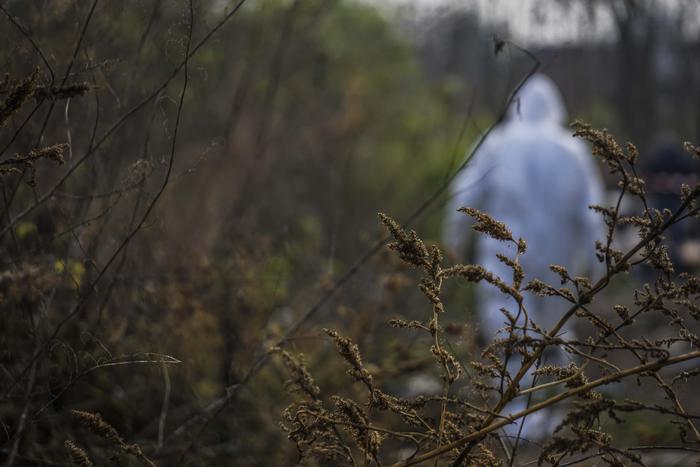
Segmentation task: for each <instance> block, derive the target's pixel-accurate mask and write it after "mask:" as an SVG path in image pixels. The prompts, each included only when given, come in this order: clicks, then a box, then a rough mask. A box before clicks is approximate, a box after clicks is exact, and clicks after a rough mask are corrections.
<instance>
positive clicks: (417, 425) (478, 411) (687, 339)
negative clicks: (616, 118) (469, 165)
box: [283, 122, 700, 466]
mask: <svg viewBox="0 0 700 467" xmlns="http://www.w3.org/2000/svg"><path fill="white" fill-rule="evenodd" d="M573 128H574V131H575V136H578V137H581V138H584V139H585V140H587V141H588V142H589V143H590V144H591V145H592V152H593V154H594V155H595V156H596V157H598V158H599V159H600V160H601V162H602V163H603V164H604V165H605V166H606V167H607V169H608V170H609V172H610V173H611V174H612V175H614V176H616V177H617V179H618V185H619V188H620V195H619V199H618V202H617V203H616V206H612V207H609V206H591V207H590V208H591V209H593V210H595V211H597V212H598V213H600V215H601V216H602V217H603V219H604V221H605V223H606V225H607V235H606V238H605V239H601V240H600V241H598V242H597V244H596V252H597V257H598V259H599V261H600V262H601V263H603V264H604V265H605V273H604V274H603V275H602V277H600V278H597V280H592V279H589V278H585V277H571V276H570V275H569V272H568V271H567V270H566V269H565V268H564V267H562V266H557V265H552V266H551V269H552V271H554V272H555V273H557V274H558V275H559V277H560V278H561V285H562V286H561V287H555V286H553V285H551V284H546V283H544V282H543V281H540V280H537V279H535V280H532V281H530V282H528V283H527V284H523V278H524V277H525V274H524V271H523V269H522V267H521V266H520V264H519V258H520V256H521V255H523V254H526V249H527V246H526V243H525V240H523V239H515V238H513V236H512V234H511V232H510V231H509V230H508V228H507V226H505V225H504V224H502V223H500V222H498V221H497V220H494V219H492V218H491V217H489V216H488V215H487V214H485V213H482V212H479V211H477V210H475V209H471V208H468V207H466V208H463V209H462V211H463V212H464V213H465V214H467V215H469V216H471V217H472V218H474V220H475V221H476V223H475V226H474V229H475V230H477V231H478V232H480V233H482V234H484V235H488V236H490V237H492V238H494V239H497V240H500V241H503V242H509V243H512V244H513V245H514V246H515V247H516V250H515V251H516V252H515V254H514V256H513V257H506V256H499V257H498V259H499V260H500V261H501V262H503V263H504V264H506V265H507V266H509V268H510V269H512V271H513V274H512V277H511V278H509V279H506V278H501V277H497V276H496V275H494V274H493V273H491V272H490V271H488V270H486V269H485V268H483V267H482V266H480V265H474V264H467V265H465V264H456V265H452V266H443V258H442V254H441V252H440V250H439V248H438V247H437V246H434V245H433V246H430V247H428V246H426V245H425V244H424V243H423V241H422V240H421V239H420V238H419V237H418V235H417V234H416V232H414V231H405V230H404V229H403V228H402V227H401V226H400V225H399V224H398V223H396V222H395V221H394V220H393V219H391V218H390V217H388V216H386V215H385V214H380V215H379V216H380V220H381V222H382V223H383V224H384V225H385V227H386V228H387V229H388V230H389V232H390V234H391V235H392V237H393V239H394V241H393V242H392V243H391V244H390V245H389V248H391V249H392V250H394V251H396V252H397V253H398V255H399V257H400V258H401V259H402V260H403V261H404V262H406V263H407V264H409V265H411V266H413V267H414V268H417V269H419V270H420V271H421V272H422V273H423V278H422V279H421V280H420V283H419V288H420V290H421V291H422V293H423V294H424V295H425V297H426V298H427V299H428V300H429V302H430V304H431V313H430V315H429V316H428V317H426V319H425V320H423V321H418V320H413V321H407V320H404V319H392V320H391V321H390V323H389V324H390V325H391V326H392V327H395V328H402V329H407V330H413V331H417V332H425V333H428V334H429V335H430V342H431V346H430V349H429V351H430V353H431V354H432V355H433V358H434V359H435V363H436V365H437V366H438V368H439V370H440V375H441V378H442V383H443V391H442V393H441V394H440V395H433V396H430V395H419V396H417V397H412V398H408V399H406V398H399V397H396V396H393V395H390V394H388V393H387V392H385V390H384V389H382V388H381V387H380V386H379V384H378V383H377V382H376V380H377V376H378V375H377V374H373V373H372V372H370V371H369V370H368V369H367V367H366V366H365V364H364V363H363V360H362V357H361V355H360V351H359V348H358V346H357V345H356V344H354V343H353V342H352V341H350V339H348V338H346V337H343V336H341V335H340V334H339V333H338V332H336V331H332V330H325V331H326V333H327V334H328V335H329V336H330V337H331V338H332V340H333V341H334V342H335V344H336V347H337V350H338V353H339V354H340V356H341V357H342V358H343V359H344V360H345V361H346V363H347V364H348V366H349V369H348V372H347V373H348V375H349V376H350V377H351V378H352V379H353V380H355V381H356V382H358V383H360V384H361V385H362V386H363V387H364V392H365V396H364V397H362V398H359V399H358V398H355V399H352V398H348V397H341V396H339V395H328V396H325V395H324V393H323V391H319V388H318V386H317V385H316V383H315V382H314V380H313V378H312V377H311V374H310V373H309V371H308V369H307V368H306V366H305V365H304V364H303V361H299V360H295V359H294V358H293V357H292V356H291V355H289V354H287V353H284V354H283V355H284V358H285V364H286V366H287V368H289V369H290V370H291V372H292V374H293V375H296V376H294V377H293V379H292V380H291V381H290V383H289V386H290V387H294V388H296V389H298V390H299V391H298V392H300V393H301V394H303V395H304V396H305V399H307V400H302V401H298V402H295V403H293V404H292V405H291V406H289V407H288V408H287V409H286V410H285V412H284V414H283V427H284V429H285V430H286V431H287V432H288V435H289V438H290V439H291V440H293V441H294V442H295V443H296V444H297V448H298V450H299V453H300V456H301V457H302V458H311V457H320V458H322V459H327V460H332V461H334V462H339V461H343V462H344V463H346V464H349V465H353V464H355V463H356V461H355V457H353V453H357V452H359V453H361V454H362V457H363V458H364V461H365V463H369V464H376V465H387V464H394V465H397V466H398V465H413V464H419V463H423V462H427V461H433V462H435V463H436V464H437V463H438V462H439V461H442V462H445V463H449V464H451V465H454V466H457V465H498V464H500V463H501V459H504V458H505V459H508V460H509V461H510V462H511V465H512V462H513V461H514V460H515V456H516V455H517V448H518V444H517V441H516V444H515V447H514V448H507V446H506V444H505V443H504V442H503V440H499V441H501V442H500V444H499V443H496V442H495V441H496V440H497V439H499V438H500V437H501V436H502V435H501V434H500V433H499V429H501V428H503V427H504V426H506V425H508V424H510V423H513V422H514V421H516V420H519V419H521V418H523V417H526V416H527V415H530V414H532V413H535V412H538V411H541V410H544V409H547V408H549V407H551V406H553V405H555V404H559V403H561V402H563V401H567V400H570V399H573V401H574V402H573V403H572V404H569V405H568V414H567V415H566V417H565V418H564V420H563V421H562V423H561V424H560V425H559V426H558V427H557V429H556V430H555V433H554V434H553V436H552V438H551V439H549V440H548V441H547V442H546V444H544V445H543V446H542V447H541V449H540V453H539V459H538V460H537V462H538V463H539V464H544V463H547V464H553V465H559V464H561V462H562V461H563V460H564V459H566V458H568V457H569V456H572V455H574V454H575V453H583V454H586V455H587V456H588V457H587V458H590V457H598V458H600V459H601V460H602V461H604V462H606V463H607V464H609V465H625V463H628V462H632V463H634V464H638V465H644V464H643V459H642V457H641V456H640V454H639V451H640V447H629V448H627V449H625V448H622V447H618V446H616V445H615V443H614V442H613V438H612V436H611V435H610V434H608V433H606V432H605V431H604V429H603V427H602V425H601V421H600V419H601V416H602V415H605V414H607V415H608V416H609V417H610V418H611V419H612V420H614V421H616V422H621V421H622V418H623V417H624V414H627V413H630V412H636V411H653V412H656V413H662V414H665V415H667V416H670V417H672V419H674V420H675V422H674V423H676V424H677V426H678V435H679V444H678V447H677V449H680V450H683V449H693V448H692V446H691V445H692V444H695V443H700V432H699V431H698V428H697V426H696V421H695V420H696V418H697V417H695V416H693V415H690V414H689V413H688V412H687V411H686V409H685V408H684V406H683V403H682V402H681V398H680V397H679V396H678V393H677V390H676V386H677V385H679V384H681V383H683V382H686V381H688V380H689V379H691V378H693V377H695V376H697V375H698V374H700V371H699V370H697V368H694V369H691V370H686V371H680V372H678V373H677V374H676V375H675V376H673V377H671V378H669V377H668V376H667V375H666V373H664V374H663V375H662V374H661V372H660V370H662V369H667V368H669V367H671V366H672V365H675V364H679V363H681V362H686V361H690V360H694V359H697V358H700V338H698V335H697V334H696V331H695V330H696V329H697V324H696V322H697V320H698V319H699V318H700V306H698V304H697V298H698V296H700V278H698V277H697V276H695V275H692V274H688V273H682V274H676V273H675V272H674V267H673V264H672V262H671V260H670V258H669V255H668V253H667V248H666V246H665V245H664V232H665V231H666V230H667V229H668V228H669V227H671V226H672V225H674V224H676V223H678V222H681V221H684V220H687V219H689V218H697V217H699V215H698V211H699V209H700V207H699V206H698V201H697V199H698V196H699V195H700V186H694V187H690V186H685V185H684V186H682V187H679V188H680V198H681V203H680V206H679V207H678V208H677V209H676V210H675V211H671V210H668V209H664V210H658V209H653V208H650V207H649V203H647V199H646V194H645V190H644V181H643V180H642V179H641V178H640V177H639V176H638V174H637V170H636V163H637V160H638V151H637V149H636V148H635V146H634V145H632V144H628V145H627V146H626V148H624V149H623V148H622V147H621V146H620V145H619V144H618V143H617V142H616V141H615V139H614V138H613V137H612V136H611V135H610V134H609V133H608V132H607V131H605V130H602V131H600V130H596V129H594V128H592V127H590V126H589V125H586V124H584V123H581V122H575V123H574V124H573ZM685 147H686V150H687V151H688V152H689V153H690V155H691V156H692V157H695V158H700V149H699V148H698V147H696V146H693V145H691V144H689V143H686V145H685ZM625 196H633V197H636V198H637V199H638V200H639V201H640V205H641V206H643V209H642V210H641V212H640V213H638V214H637V215H635V216H623V215H622V214H621V211H620V206H621V202H622V199H623V197H625ZM621 226H632V227H633V228H634V229H636V231H637V233H638V236H639V240H638V242H637V243H636V244H635V245H634V246H633V247H632V248H630V249H629V250H628V251H619V250H617V249H615V247H614V243H613V240H614V238H615V235H616V233H617V232H618V231H619V228H620V227H621ZM528 253H529V254H537V252H528ZM641 264H646V265H648V266H649V267H651V268H652V269H653V270H654V271H655V273H656V276H655V279H654V281H653V282H652V283H649V284H644V286H643V287H642V288H641V289H639V290H635V291H634V294H633V303H634V305H633V306H623V305H615V306H613V307H612V310H610V312H609V313H606V312H605V311H604V310H601V309H600V307H597V308H595V307H594V306H593V302H594V300H595V298H596V296H597V295H598V294H600V293H601V292H602V291H603V290H604V289H605V288H606V287H607V286H608V284H609V283H610V281H611V279H612V278H613V277H614V276H616V275H618V274H620V273H623V272H627V271H630V270H631V269H632V268H634V267H637V266H640V265H641ZM453 278H462V279H464V280H466V281H468V282H480V281H486V282H488V283H489V284H491V285H492V286H493V287H496V288H497V289H498V290H499V291H500V292H501V293H503V294H506V295H508V296H509V297H511V298H512V299H513V300H514V303H515V304H516V305H517V310H515V311H509V310H506V309H502V310H501V311H502V312H503V315H504V318H505V324H506V328H505V330H506V335H507V338H502V339H497V340H495V341H493V342H491V343H490V344H489V345H488V346H487V347H486V348H485V349H484V351H483V353H482V358H481V359H479V360H477V361H473V362H471V365H470V366H471V368H473V370H474V372H473V374H470V376H469V378H468V379H467V381H465V383H464V384H465V385H466V386H467V394H469V395H471V396H473V398H474V400H478V401H479V402H478V403H477V402H474V401H472V400H470V399H467V398H462V397H460V396H458V395H457V393H458V389H459V387H458V386H457V385H456V384H455V382H456V381H457V379H458V378H459V377H460V376H461V375H462V374H463V372H464V370H465V369H464V368H462V365H460V363H459V360H458V359H457V358H456V357H455V356H454V355H453V354H452V352H451V351H450V350H448V349H449V348H450V346H449V345H448V344H449V343H448V341H447V337H446V335H445V333H444V329H443V327H442V326H441V323H440V318H441V316H442V315H443V314H444V313H445V305H444V304H443V301H442V298H441V291H442V287H443V283H444V281H445V280H447V279H453ZM526 293H532V294H536V295H539V296H543V297H561V298H563V299H565V300H566V301H568V302H569V308H568V309H566V310H562V316H561V318H560V320H559V321H558V322H557V323H556V324H555V325H554V326H553V327H552V328H551V329H543V328H541V327H540V326H538V324H537V323H535V322H533V321H532V320H531V319H530V318H529V315H528V310H527V309H526V307H525V305H524V301H523V294H526ZM659 315H660V316H661V317H664V319H665V320H666V322H667V326H666V328H665V329H664V331H665V335H664V336H663V337H660V338H655V339H648V338H631V337H628V336H629V335H635V334H634V333H635V331H636V335H640V332H639V330H640V329H643V328H642V326H643V325H644V323H645V322H647V320H649V319H650V318H651V317H653V316H659ZM522 316H524V317H525V323H526V324H525V325H522V324H518V323H520V322H522V320H521V319H520V318H521V317H522ZM575 320H584V321H587V322H588V323H590V325H592V329H593V330H592V331H591V332H590V334H589V335H588V336H586V338H585V339H583V340H573V339H572V340H567V339H565V338H563V337H562V336H561V335H560V331H561V330H562V328H563V327H564V326H565V325H567V324H569V322H570V321H575ZM622 330H625V332H624V333H623V332H622ZM679 343H682V344H683V345H685V346H686V350H687V351H686V352H684V353H680V354H678V353H674V352H673V349H672V347H674V348H676V347H677V346H678V344H679ZM552 347H560V348H563V349H565V350H566V351H567V352H568V353H570V354H571V355H572V359H575V360H574V361H575V362H576V363H573V362H572V363H569V364H568V365H567V366H565V367H558V366H552V365H548V366H541V367H540V365H539V362H540V361H541V357H542V356H543V353H544V352H545V351H547V349H548V348H552ZM619 357H627V358H628V359H629V358H633V359H634V361H635V362H636V363H635V364H632V365H627V366H626V367H620V366H618V365H619V363H618V362H619V361H620V358H619ZM514 359H517V360H514ZM509 361H511V362H512V361H519V362H520V366H519V369H518V371H517V372H516V373H515V374H512V373H510V372H509V371H508V368H509V365H508V362H509ZM622 361H624V358H623V359H622ZM669 370H670V368H669ZM667 371H668V370H667ZM531 372H534V374H536V375H537V377H538V378H539V379H540V381H541V380H543V379H546V380H548V381H546V382H539V384H538V385H535V386H533V387H530V388H522V387H521V383H522V381H523V379H524V378H525V377H526V375H528V374H529V373H531ZM594 374H595V376H596V377H592V376H593V375H594ZM632 376H634V377H636V378H638V379H639V378H644V379H650V380H651V381H653V382H654V384H655V385H656V387H657V388H658V390H659V391H660V394H661V395H662V396H663V397H664V398H665V399H666V400H668V401H669V405H668V406H665V405H664V406H662V405H659V404H650V403H646V402H642V401H634V400H616V399H615V398H612V397H609V396H606V395H604V394H603V393H601V392H598V391H597V389H598V388H601V387H603V386H606V385H609V384H612V383H618V382H620V381H621V380H622V379H624V378H628V377H632ZM552 391H554V392H552ZM533 394H537V395H541V394H547V395H546V396H544V397H543V398H542V399H541V400H540V401H539V402H537V403H532V404H531V405H529V406H528V407H527V408H526V409H524V410H521V411H519V412H517V413H505V412H504V408H505V407H506V406H507V405H508V403H509V402H511V401H512V400H513V399H515V398H517V397H525V396H528V397H530V396H532V395H533ZM329 402H330V405H329ZM382 414H390V415H392V416H393V417H394V418H395V419H396V420H394V421H392V422H390V424H389V425H388V426H380V425H379V424H378V423H377V422H374V421H373V420H376V419H379V418H380V415H381V416H382V420H387V418H390V417H386V415H382ZM343 434H344V435H347V436H341V435H343ZM690 438H692V439H693V440H692V441H691V439H690ZM389 440H392V443H389V442H388V441H389ZM402 445H403V446H405V448H406V450H401V449H398V448H397V446H402ZM383 446H387V448H386V449H385V450H382V447H383ZM389 446H391V447H389ZM643 448H644V447H641V450H643ZM501 449H502V450H503V454H500V453H499V452H498V450H501Z"/></svg>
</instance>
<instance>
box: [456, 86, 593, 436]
mask: <svg viewBox="0 0 700 467" xmlns="http://www.w3.org/2000/svg"><path fill="white" fill-rule="evenodd" d="M566 117H567V116H566V110H565V107H564V103H563V100H562V97H561V94H560V93H559V90H558V89H557V87H556V85H555V84H554V83H553V82H552V81H551V80H550V79H549V78H548V77H546V76H544V75H541V74H538V75H534V76H532V77H531V78H530V79H529V80H528V81H527V82H526V83H525V84H524V85H523V87H522V88H521V89H520V91H519V92H518V93H517V95H516V96H515V98H514V99H513V102H512V104H511V106H510V108H509V109H508V114H507V117H506V118H505V120H504V122H503V123H501V124H500V125H499V126H497V127H496V128H494V130H493V131H492V132H491V134H489V135H488V136H487V137H486V139H485V140H484V142H483V144H482V146H481V147H480V148H479V149H478V150H477V151H476V152H475V154H474V155H473V156H472V160H471V161H470V162H469V164H467V166H466V167H465V168H464V170H463V171H462V172H461V173H460V174H459V175H458V176H457V177H456V178H455V180H454V182H453V183H452V186H451V195H452V197H451V199H450V201H449V202H448V209H447V213H446V221H445V226H444V238H443V240H444V244H445V246H446V247H447V249H448V251H451V253H452V254H453V255H456V256H457V257H461V258H464V255H465V251H466V249H467V248H466V246H467V245H468V244H469V243H470V242H471V243H473V245H472V251H473V260H474V262H475V263H476V264H480V265H482V266H484V267H485V268H486V269H487V270H489V271H491V272H493V273H494V274H496V275H498V276H499V277H501V278H503V279H504V280H506V281H508V282H509V281H510V278H511V277H512V270H511V269H510V268H509V267H508V266H507V265H505V264H503V263H502V262H501V261H499V260H498V259H497V257H496V254H497V253H500V254H505V255H507V256H510V257H513V256H514V254H515V246H514V245H509V244H506V243H504V242H500V241H497V240H494V239H492V238H489V237H487V236H485V235H480V234H476V236H475V232H474V231H473V230H472V229H471V219H470V218H469V217H468V216H466V215H465V214H464V213H462V212H458V211H457V210H458V209H459V208H460V207H472V208H476V209H478V210H480V211H483V212H485V213H487V214H489V215H491V217H493V218H494V219H496V220H498V221H501V222H504V223H505V224H506V225H507V226H508V227H509V228H510V230H511V231H512V233H513V237H514V238H515V239H517V238H518V237H521V238H523V239H524V240H525V241H526V242H527V252H526V253H525V254H524V255H523V256H521V258H520V264H521V265H522V266H523V269H524V272H525V280H524V281H523V284H527V282H528V281H530V280H532V279H534V278H537V279H540V280H542V281H545V282H547V283H548V284H551V285H554V286H556V287H559V284H560V279H559V276H557V275H556V274H555V273H554V272H552V271H551V270H550V269H549V265H550V264H557V265H562V266H564V267H566V268H568V270H569V272H570V273H571V276H572V277H574V276H575V275H583V274H585V273H587V272H590V271H591V270H592V269H594V268H596V264H597V260H596V257H595V241H596V240H597V239H601V240H602V239H604V237H605V231H604V225H603V223H602V220H601V218H600V216H599V215H598V214H596V213H594V212H593V211H591V210H590V209H589V208H588V206H590V205H593V204H601V202H602V200H603V186H602V180H601V177H600V173H599V171H598V169H597V167H596V165H595V163H594V161H593V159H592V156H591V155H590V152H589V151H588V150H587V148H586V145H585V144H584V143H583V142H581V141H580V140H578V139H575V138H573V136H572V132H571V131H570V130H569V129H568V128H567V127H565V126H563V125H564V123H565V120H566ZM524 305H525V307H526V309H527V310H528V313H529V316H530V318H531V319H532V320H533V321H534V322H535V323H537V324H538V325H539V326H540V327H541V328H543V329H545V330H546V329H549V328H551V327H552V326H553V325H554V324H555V323H556V322H557V321H558V319H559V318H560V317H561V315H562V314H563V313H564V311H565V310H566V308H567V307H566V303H565V302H564V301H563V299H555V298H552V297H549V298H546V299H542V298H538V297H535V296H534V295H532V294H529V293H525V294H524ZM501 308H506V309H508V310H509V311H510V312H512V313H513V315H516V314H517V311H518V307H517V304H516V302H515V300H513V299H512V298H510V297H508V296H506V295H504V294H503V293H501V292H500V291H499V290H498V289H497V288H495V287H494V286H492V285H490V284H488V283H486V282H484V281H482V282H480V283H478V284H477V286H476V307H475V311H476V317H477V319H478V324H479V328H480V334H481V336H482V337H483V338H485V339H486V340H488V341H491V340H493V339H494V338H496V337H507V336H506V335H503V334H501V335H500V336H498V335H497V331H498V330H499V329H502V328H504V327H505V326H506V320H505V318H504V316H503V314H502V313H501V312H500V311H499V310H500V309H501ZM519 324H521V325H522V324H523V321H520V322H519ZM564 332H565V333H568V334H567V336H566V337H569V338H570V337H572V334H571V332H572V331H571V330H569V329H565V330H564ZM548 357H549V361H548V363H551V364H557V365H566V363H567V359H568V358H569V356H568V354H566V353H564V352H562V351H560V352H555V354H554V355H549V356H548ZM520 363H521V359H520V358H512V359H511V361H510V363H509V366H508V369H509V372H510V373H511V374H515V372H517V369H518V368H519V366H520ZM531 382H532V379H530V378H526V379H524V380H523V381H522V382H521V388H524V387H527V386H529V384H530V383H531ZM526 402H527V401H526V398H525V397H520V398H518V399H516V401H515V402H514V403H513V404H512V405H511V406H509V407H507V408H506V410H505V411H506V412H510V413H514V412H517V411H518V410H521V409H523V408H524V407H525V404H526ZM541 418H542V417H540V419H539V420H538V417H537V416H536V415H534V414H533V415H531V416H530V417H529V418H528V419H527V420H526V422H525V426H524V428H523V432H522V436H523V437H524V438H527V437H530V438H541V437H542V436H544V435H546V431H548V430H549V429H552V428H553V427H552V426H551V425H552V424H553V423H554V422H555V421H556V420H555V418H556V417H554V418H553V417H551V416H550V417H548V418H549V420H550V421H551V422H552V423H549V424H546V423H544V420H542V419H541ZM506 432H507V433H508V434H513V433H516V432H517V425H510V428H509V429H508V430H506Z"/></svg>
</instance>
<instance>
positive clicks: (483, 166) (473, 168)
mask: <svg viewBox="0 0 700 467" xmlns="http://www.w3.org/2000/svg"><path fill="white" fill-rule="evenodd" d="M491 154H492V152H491V151H489V150H488V148H487V146H486V144H484V145H482V147H481V148H480V149H479V150H478V151H476V152H475V153H474V154H473V155H472V159H471V160H470V161H469V162H468V163H467V165H466V166H465V167H464V169H463V170H462V171H461V172H460V173H459V174H458V175H457V177H456V178H455V179H454V180H453V182H452V185H451V186H450V198H449V199H448V200H447V212H446V213H445V220H444V229H443V243H444V245H445V246H446V247H447V248H448V249H450V250H451V251H452V252H454V253H461V252H463V249H464V247H465V246H466V244H467V241H468V239H469V235H470V234H471V225H472V220H471V218H470V217H469V216H467V215H466V214H465V213H463V212H458V211H457V210H458V209H459V208H462V207H465V206H466V207H473V208H477V209H483V207H482V206H481V204H482V197H483V194H484V191H486V184H487V177H486V175H487V174H488V172H489V168H490V167H491V166H492V164H493V160H492V157H490V156H491Z"/></svg>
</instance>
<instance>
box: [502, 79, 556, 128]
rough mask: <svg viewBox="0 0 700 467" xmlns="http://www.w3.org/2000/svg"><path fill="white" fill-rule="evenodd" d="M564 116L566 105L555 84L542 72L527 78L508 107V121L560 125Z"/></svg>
mask: <svg viewBox="0 0 700 467" xmlns="http://www.w3.org/2000/svg"><path fill="white" fill-rule="evenodd" d="M566 117H567V115H566V107H565V106H564V100H563V99H562V97H561V93H560V92H559V89H558V88H557V85H556V84H554V82H553V81H552V80H551V79H549V78H548V77H547V76H545V75H542V74H536V75H534V76H532V77H531V78H530V79H528V80H527V82H526V83H525V84H524V85H523V87H522V88H521V89H520V91H518V94H517V95H516V97H515V99H514V100H513V103H512V104H511V105H510V108H509V109H508V122H524V123H531V124H543V123H550V124H558V125H562V124H564V123H565V122H566Z"/></svg>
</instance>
